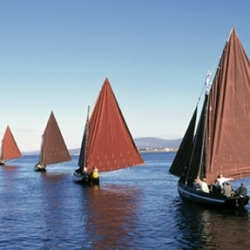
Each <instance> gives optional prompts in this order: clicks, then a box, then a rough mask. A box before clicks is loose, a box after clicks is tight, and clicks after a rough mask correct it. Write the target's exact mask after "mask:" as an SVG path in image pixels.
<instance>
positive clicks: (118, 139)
mask: <svg viewBox="0 0 250 250" xmlns="http://www.w3.org/2000/svg"><path fill="white" fill-rule="evenodd" d="M143 163H144V161H143V159H142V157H141V155H140V153H139V151H138V149H137V147H136V145H135V143H134V140H133V138H132V136H131V134H130V131H129V129H128V126H127V124H126V122H125V119H124V117H123V115H122V112H121V110H120V108H119V105H118V102H117V100H116V97H115V95H114V92H113V90H112V88H111V85H110V83H109V80H108V78H105V80H104V83H103V85H102V88H101V91H100V93H99V96H98V99H97V101H96V104H95V107H94V109H93V111H92V114H91V116H90V117H89V111H88V115H87V120H86V124H85V129H84V135H83V139H82V145H81V151H80V156H79V161H78V166H79V168H78V169H77V170H76V171H75V172H74V174H73V180H74V181H75V182H76V183H80V184H86V185H93V184H99V177H98V174H97V171H99V172H104V171H112V170H117V169H122V168H127V167H130V166H135V165H140V164H143Z"/></svg>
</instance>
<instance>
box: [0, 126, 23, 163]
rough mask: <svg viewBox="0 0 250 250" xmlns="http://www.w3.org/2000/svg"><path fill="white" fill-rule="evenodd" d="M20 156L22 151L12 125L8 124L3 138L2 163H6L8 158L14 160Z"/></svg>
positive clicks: (0, 161) (0, 157)
mask: <svg viewBox="0 0 250 250" xmlns="http://www.w3.org/2000/svg"><path fill="white" fill-rule="evenodd" d="M20 157H22V153H21V152H20V150H19V148H18V146H17V143H16V141H15V138H14V136H13V134H12V132H11V130H10V127H9V126H7V128H6V130H5V133H4V136H3V139H2V148H1V156H0V165H4V164H5V162H6V161H7V160H12V159H16V158H20Z"/></svg>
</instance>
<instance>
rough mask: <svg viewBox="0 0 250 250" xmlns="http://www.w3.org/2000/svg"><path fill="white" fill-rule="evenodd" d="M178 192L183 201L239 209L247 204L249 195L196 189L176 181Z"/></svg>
mask: <svg viewBox="0 0 250 250" xmlns="http://www.w3.org/2000/svg"><path fill="white" fill-rule="evenodd" d="M178 193H179V195H180V197H181V198H182V200H183V201H186V202H191V203H195V204H200V205H205V206H211V207H219V208H225V209H240V208H242V207H244V206H245V205H247V204H248V202H249V197H248V196H247V197H240V196H232V197H229V198H227V197H226V196H223V195H221V194H213V193H205V192H202V191H196V190H195V189H194V188H192V187H189V186H187V185H185V184H183V183H180V182H179V183H178Z"/></svg>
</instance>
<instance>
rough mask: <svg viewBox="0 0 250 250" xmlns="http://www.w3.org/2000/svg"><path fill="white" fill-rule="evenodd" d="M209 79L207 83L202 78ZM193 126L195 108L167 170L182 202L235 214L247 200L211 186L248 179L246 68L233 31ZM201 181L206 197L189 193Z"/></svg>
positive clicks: (249, 88)
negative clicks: (225, 179)
mask: <svg viewBox="0 0 250 250" xmlns="http://www.w3.org/2000/svg"><path fill="white" fill-rule="evenodd" d="M207 79H209V78H207ZM206 85H207V88H206V93H205V98H204V103H203V108H202V110H201V112H200V118H199V121H198V124H197V126H196V116H197V107H196V108H195V112H194V114H193V116H192V119H191V121H190V123H189V126H188V128H187V130H186V133H185V135H184V137H183V140H182V143H181V145H180V147H179V150H178V152H177V153H176V156H175V159H174V161H173V163H172V165H171V167H170V169H169V172H170V174H172V175H175V176H178V177H180V179H179V181H178V192H179V195H180V197H181V198H182V199H183V200H184V201H189V202H193V203H196V204H203V205H206V206H210V205H211V206H217V207H222V208H229V209H236V208H240V207H243V206H245V205H247V204H248V202H249V197H248V196H245V197H242V196H239V195H232V196H230V197H226V196H223V195H222V194H221V192H218V191H217V189H216V186H215V185H214V183H215V180H216V179H217V177H218V175H219V174H223V176H225V177H228V178H229V177H230V178H233V180H240V179H243V178H246V177H249V176H250V139H249V138H250V115H249V113H250V98H249V96H250V63H249V60H248V58H247V55H246V53H245V51H244V48H243V46H242V44H241V42H240V39H239V37H238V35H237V34H236V31H235V29H234V28H233V29H232V30H231V32H230V35H229V38H228V40H227V42H226V45H225V47H224V50H223V53H222V57H221V59H220V62H219V65H218V68H217V72H216V75H215V77H214V79H213V82H212V85H211V86H209V84H208V81H206ZM204 177H205V178H206V180H207V183H208V186H209V188H210V192H209V193H205V192H202V191H197V190H195V189H194V188H193V186H192V183H193V181H194V179H196V178H198V179H200V180H202V179H203V178H204Z"/></svg>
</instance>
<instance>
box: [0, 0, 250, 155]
mask: <svg viewBox="0 0 250 250" xmlns="http://www.w3.org/2000/svg"><path fill="white" fill-rule="evenodd" d="M249 23H250V2H249V1H248V0H245V1H244V0H242V1H231V0H227V1H215V0H214V1H201V0H192V1H187V0H182V1H180V0H179V1H178V0H172V1H168V0H157V1H153V0H151V1H149V0H138V1H136V0H133V1H132V0H124V1H122V0H120V1H118V0H105V1H84V0H36V1H32V0H29V1H27V0H22V1H20V0H15V1H14V0H2V1H0V90H1V91H0V93H1V105H0V137H2V136H3V133H4V131H5V128H6V126H7V125H9V126H10V128H11V129H12V132H13V134H14V137H15V138H16V141H17V143H18V145H19V147H20V150H22V151H29V150H36V149H39V148H40V143H41V136H42V133H43V130H44V128H45V125H46V123H47V120H48V118H49V115H50V112H51V111H53V112H54V114H55V117H56V119H57V122H58V124H59V127H60V129H61V132H62V134H63V137H64V139H65V142H66V144H67V146H68V148H77V147H80V144H81V140H82V134H83V128H84V123H85V119H86V113H87V106H88V105H90V106H91V108H93V105H94V103H95V101H96V98H97V96H98V93H99V91H100V88H101V86H102V84H103V81H104V79H105V77H106V76H108V78H109V81H110V83H111V86H112V88H113V90H114V93H115V95H116V98H117V100H118V103H119V105H120V108H121V110H122V112H123V115H124V118H125V120H126V121H127V124H128V127H129V128H130V131H131V133H132V135H133V137H145V136H153V137H161V138H168V139H174V138H180V137H182V136H183V134H184V132H185V129H186V127H187V124H188V123H189V119H190V117H191V115H192V113H193V110H194V108H195V105H196V103H197V101H198V97H199V95H200V92H201V89H202V86H203V84H204V80H205V76H206V73H207V70H210V71H212V73H215V70H216V66H217V64H218V60H219V57H220V55H221V52H222V49H223V47H224V45H225V42H226V40H227V38H228V35H229V32H230V30H231V28H232V26H234V27H235V28H236V31H237V33H238V35H239V37H240V39H241V41H242V44H243V46H244V48H245V50H246V52H247V54H248V55H249V56H250V32H249Z"/></svg>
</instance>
